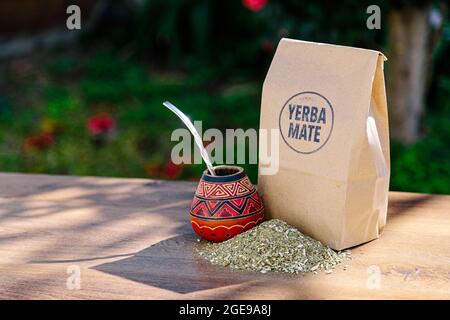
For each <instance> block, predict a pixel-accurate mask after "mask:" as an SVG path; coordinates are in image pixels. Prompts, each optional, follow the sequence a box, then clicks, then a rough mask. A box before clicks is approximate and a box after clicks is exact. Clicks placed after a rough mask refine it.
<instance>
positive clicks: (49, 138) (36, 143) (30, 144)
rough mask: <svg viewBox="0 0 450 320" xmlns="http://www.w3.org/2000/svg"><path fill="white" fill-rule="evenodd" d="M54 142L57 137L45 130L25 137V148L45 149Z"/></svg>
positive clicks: (30, 149) (27, 149)
mask: <svg viewBox="0 0 450 320" xmlns="http://www.w3.org/2000/svg"><path fill="white" fill-rule="evenodd" d="M54 143H55V138H54V136H53V134H51V133H48V132H43V133H38V134H35V135H32V136H29V137H27V138H25V142H24V148H25V150H26V151H32V150H45V149H47V148H49V147H50V146H51V145H52V144H54Z"/></svg>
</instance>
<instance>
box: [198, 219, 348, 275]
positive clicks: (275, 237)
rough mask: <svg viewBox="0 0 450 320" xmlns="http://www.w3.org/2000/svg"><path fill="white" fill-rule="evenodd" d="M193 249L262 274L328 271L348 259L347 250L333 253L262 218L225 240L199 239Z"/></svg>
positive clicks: (216, 260)
mask: <svg viewBox="0 0 450 320" xmlns="http://www.w3.org/2000/svg"><path fill="white" fill-rule="evenodd" d="M196 251H197V252H198V254H199V255H200V256H201V257H203V258H205V259H206V260H208V261H210V262H211V263H212V264H216V265H221V266H228V267H231V268H233V269H240V270H248V271H256V272H262V273H267V272H286V273H295V274H303V273H307V272H314V273H317V272H318V271H324V272H325V273H327V274H328V273H331V272H332V271H333V269H334V268H335V267H336V265H338V264H340V263H342V262H345V261H346V260H349V259H350V252H349V251H343V252H336V251H334V250H333V249H331V248H329V247H328V246H325V245H323V244H322V243H321V242H320V241H317V240H314V239H312V238H310V237H308V236H306V235H304V234H302V233H301V232H300V231H298V230H297V229H296V228H295V227H293V226H291V225H289V224H287V223H286V222H284V221H281V220H278V219H272V220H269V221H265V222H263V223H261V224H260V225H258V226H256V227H254V228H252V229H250V230H247V231H246V232H243V233H241V234H238V235H237V236H235V237H233V238H231V239H230V240H227V241H224V242H220V243H213V242H209V241H206V240H201V241H199V242H198V243H197V245H196ZM347 266H348V265H346V266H345V267H344V270H345V268H346V267H347Z"/></svg>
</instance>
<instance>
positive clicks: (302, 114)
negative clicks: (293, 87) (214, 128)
mask: <svg viewBox="0 0 450 320" xmlns="http://www.w3.org/2000/svg"><path fill="white" fill-rule="evenodd" d="M333 123H334V110H333V107H332V105H331V103H330V101H328V99H327V98H325V97H324V96H323V95H321V94H319V93H317V92H313V91H305V92H300V93H297V94H296V95H294V96H292V97H291V98H289V99H288V101H286V103H285V104H284V105H283V108H281V111H280V118H279V126H280V132H281V136H282V137H283V140H284V142H286V144H287V145H288V146H289V147H290V148H291V149H292V150H294V151H296V152H298V153H304V154H310V153H314V152H316V151H318V150H320V149H321V148H322V147H323V146H324V145H325V144H326V143H327V142H328V140H329V139H330V136H331V132H332V131H333Z"/></svg>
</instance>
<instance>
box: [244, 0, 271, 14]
mask: <svg viewBox="0 0 450 320" xmlns="http://www.w3.org/2000/svg"><path fill="white" fill-rule="evenodd" d="M242 4H243V5H244V7H246V8H247V9H249V10H251V11H253V12H258V11H261V10H262V9H264V7H265V6H266V4H267V0H242Z"/></svg>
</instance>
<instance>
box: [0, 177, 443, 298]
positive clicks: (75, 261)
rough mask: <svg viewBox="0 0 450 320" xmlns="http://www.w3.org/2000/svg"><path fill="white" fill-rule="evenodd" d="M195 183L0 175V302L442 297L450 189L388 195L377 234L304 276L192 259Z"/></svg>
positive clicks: (194, 238) (193, 253)
mask: <svg viewBox="0 0 450 320" xmlns="http://www.w3.org/2000/svg"><path fill="white" fill-rule="evenodd" d="M195 186H196V184H195V183H194V182H179V181H177V182H169V181H156V180H143V179H116V178H91V177H63V176H47V175H25V174H3V173H2V174H0V298H1V299H358V298H362V299H399V298H401V299H434V298H438V299H440V298H446V299H449V298H450V196H442V195H440V196H438V195H427V194H413V193H400V192H391V193H390V198H389V199H390V202H389V214H388V223H387V226H386V228H385V230H384V233H383V234H382V236H381V237H380V239H378V240H375V241H372V242H370V243H367V244H364V245H361V246H358V247H356V248H353V249H352V250H351V251H352V256H353V259H352V261H350V262H349V266H348V267H347V268H346V270H344V268H343V266H340V267H338V268H337V269H336V270H335V272H333V273H332V274H325V273H319V274H317V275H315V274H308V275H304V276H301V275H284V274H257V273H249V272H242V271H235V270H230V269H227V268H224V267H219V266H214V265H210V264H209V263H208V262H206V261H204V260H202V259H201V258H199V257H198V256H196V254H195V252H194V251H193V246H194V245H195V242H196V239H197V237H196V235H195V234H194V232H193V231H192V229H191V227H190V225H189V217H188V208H189V204H190V201H191V198H192V196H193V193H194V190H195ZM78 271H79V274H80V287H79V289H77V286H75V287H74V286H73V284H74V282H73V279H74V278H73V276H74V275H76V274H77V272H78ZM68 284H69V285H68Z"/></svg>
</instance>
